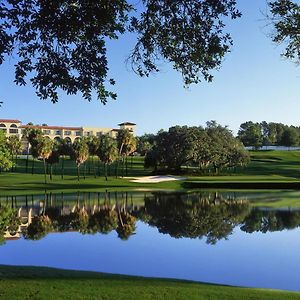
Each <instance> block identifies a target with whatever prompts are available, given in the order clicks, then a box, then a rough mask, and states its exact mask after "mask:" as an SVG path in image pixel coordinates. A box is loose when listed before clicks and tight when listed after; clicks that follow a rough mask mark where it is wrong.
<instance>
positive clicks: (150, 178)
mask: <svg viewBox="0 0 300 300" xmlns="http://www.w3.org/2000/svg"><path fill="white" fill-rule="evenodd" d="M185 179H186V178H183V177H175V176H163V175H161V176H142V177H131V180H130V181H131V182H136V183H158V182H164V181H175V180H185Z"/></svg>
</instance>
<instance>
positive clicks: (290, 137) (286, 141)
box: [280, 127, 299, 147]
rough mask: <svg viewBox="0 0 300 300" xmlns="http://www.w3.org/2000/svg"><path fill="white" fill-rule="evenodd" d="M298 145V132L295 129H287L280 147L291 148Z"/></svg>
mask: <svg viewBox="0 0 300 300" xmlns="http://www.w3.org/2000/svg"><path fill="white" fill-rule="evenodd" d="M298 143H299V135H298V132H297V130H296V129H295V128H293V127H287V128H285V130H284V131H283V134H282V137H281V140H280V145H282V146H286V147H291V146H296V145H297V144H298Z"/></svg>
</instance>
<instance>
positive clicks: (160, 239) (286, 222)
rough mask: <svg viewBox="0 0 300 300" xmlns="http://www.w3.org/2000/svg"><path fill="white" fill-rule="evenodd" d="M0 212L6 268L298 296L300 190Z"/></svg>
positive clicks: (112, 196) (128, 198)
mask: <svg viewBox="0 0 300 300" xmlns="http://www.w3.org/2000/svg"><path fill="white" fill-rule="evenodd" d="M0 205H1V209H0V212H1V213H0V234H1V238H0V243H1V239H2V244H1V245H0V264H7V265H31V266H49V267H58V268H65V269H76V270H93V271H99V272H108V273H118V274H128V275H138V276H147V277H148V276H150V277H168V278H178V279H188V280H196V281H203V282H210V283H220V284H229V285H236V286H248V287H263V288H275V289H286V290H300V273H299V269H300V192H293V191H287V192H281V191H268V192H264V191H252V192H249V191H248V192H247V191H245V192H237V191H226V192H224V191H223V192H222V191H218V192H217V191H199V192H192V193H181V192H177V193H168V192H126V193H125V192H124V193H121V192H117V193H116V192H106V193H76V194H63V193H53V194H51V193H47V194H44V195H34V196H32V195H26V196H15V197H14V196H9V197H6V196H2V197H1V196H0ZM16 215H18V216H19V217H20V219H21V225H20V224H19V223H18V221H17V218H16ZM8 219H9V222H10V223H9V224H8V225H7V226H6V229H5V230H4V229H3V225H2V229H1V222H2V224H4V222H7V220H8ZM1 230H2V231H1Z"/></svg>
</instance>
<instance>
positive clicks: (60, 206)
mask: <svg viewBox="0 0 300 300" xmlns="http://www.w3.org/2000/svg"><path fill="white" fill-rule="evenodd" d="M125 194H126V193H125ZM110 197H111V195H110V194H109V193H108V194H107V195H105V196H104V199H106V200H104V202H103V198H102V201H101V202H99V201H95V199H93V200H92V201H91V202H89V201H88V200H86V198H85V197H83V199H82V198H80V199H77V200H74V196H72V199H68V196H66V198H67V199H68V200H67V201H61V199H59V201H58V202H56V201H55V198H54V197H52V195H51V194H50V195H45V196H44V199H43V200H41V198H35V199H34V196H32V199H31V200H32V201H30V200H29V198H30V196H26V198H24V199H26V200H25V201H26V204H27V205H26V204H25V205H24V199H19V200H21V201H20V202H19V203H22V201H23V203H22V204H20V205H18V201H17V200H16V199H13V197H12V199H11V201H12V203H11V204H12V205H13V206H14V207H15V209H16V210H17V217H18V218H20V221H21V224H20V225H19V226H18V227H17V229H16V230H14V231H11V230H10V231H6V232H4V239H5V240H17V239H19V238H21V236H22V234H23V233H24V232H26V230H27V228H28V226H29V225H30V224H31V223H32V220H33V218H34V217H37V216H42V215H43V214H45V215H48V214H49V213H50V214H51V212H50V211H51V210H53V211H55V212H56V214H57V216H58V217H60V216H61V217H63V216H69V215H71V214H72V213H74V212H75V211H76V209H80V210H83V211H85V212H86V213H87V215H88V216H89V217H91V216H93V215H95V214H96V213H98V212H100V211H101V210H103V209H109V210H115V211H127V212H134V211H137V210H138V209H139V208H140V207H141V206H142V204H133V202H132V201H131V203H126V202H127V200H125V199H127V196H126V197H123V195H122V198H121V199H120V200H116V199H117V198H116V199H114V200H112V199H110ZM115 197H117V196H116V194H115ZM53 198H54V199H53ZM8 199H9V198H8V197H6V204H8ZM46 199H47V200H46ZM106 201H108V202H107V203H106ZM30 202H31V205H30V204H29V203H30ZM52 202H54V203H52ZM113 202H114V203H113ZM96 203H97V204H96ZM0 204H1V197H0ZM66 231H73V230H71V229H70V230H64V232H66ZM52 232H57V231H56V230H53V231H52Z"/></svg>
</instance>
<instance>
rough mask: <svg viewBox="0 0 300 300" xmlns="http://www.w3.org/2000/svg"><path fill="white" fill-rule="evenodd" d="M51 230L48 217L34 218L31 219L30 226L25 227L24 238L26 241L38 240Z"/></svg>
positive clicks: (50, 222)
mask: <svg viewBox="0 0 300 300" xmlns="http://www.w3.org/2000/svg"><path fill="white" fill-rule="evenodd" d="M52 229H53V227H52V220H51V219H50V218H49V216H47V215H41V216H35V217H33V219H32V222H31V224H30V225H29V226H28V227H27V230H26V231H25V232H24V237H25V239H28V240H40V239H41V238H43V237H45V236H46V235H47V234H48V233H49V232H50V231H51V230H52Z"/></svg>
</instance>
